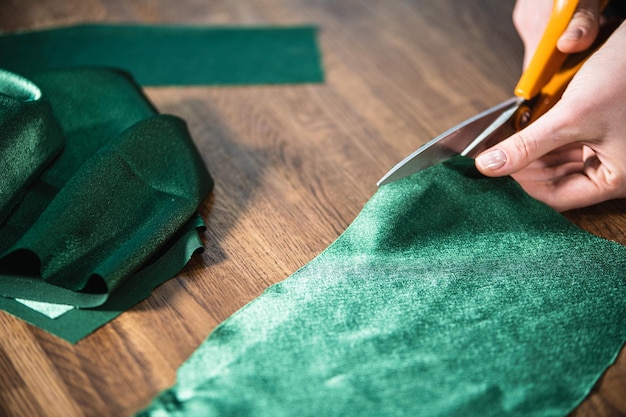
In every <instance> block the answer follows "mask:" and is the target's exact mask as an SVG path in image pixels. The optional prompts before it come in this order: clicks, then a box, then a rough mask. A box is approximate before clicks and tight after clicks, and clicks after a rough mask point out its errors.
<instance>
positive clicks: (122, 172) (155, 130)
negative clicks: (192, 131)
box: [0, 69, 213, 341]
mask: <svg viewBox="0 0 626 417" xmlns="http://www.w3.org/2000/svg"><path fill="white" fill-rule="evenodd" d="M2 80H4V81H5V82H6V83H10V82H13V81H14V80H12V79H10V78H0V82H1V81H2ZM32 80H33V81H34V84H35V85H37V86H38V88H40V90H41V92H42V93H43V94H42V98H41V99H40V100H46V101H45V103H46V105H47V104H49V107H45V106H44V107H42V109H40V110H39V111H38V115H39V117H40V119H38V120H40V124H41V125H42V126H44V127H42V128H40V129H33V127H32V124H31V123H30V119H28V120H25V121H24V122H23V123H16V124H15V126H16V130H17V131H19V132H18V133H19V134H14V135H12V138H13V140H15V141H17V142H19V143H17V144H16V145H15V148H16V149H31V148H33V151H32V152H31V153H38V154H39V155H41V157H40V158H39V159H40V160H46V159H49V158H48V156H47V155H49V154H51V153H52V152H50V151H49V149H48V148H46V147H41V148H34V147H31V146H30V144H31V143H39V142H45V140H44V139H42V138H40V136H45V135H46V132H47V131H48V130H47V129H46V128H45V126H46V124H49V125H53V126H57V127H59V126H60V127H59V129H60V130H61V131H62V137H63V139H64V144H65V146H64V148H63V150H62V152H61V153H60V155H58V157H57V158H56V159H55V160H54V161H53V162H52V163H51V164H50V165H49V166H47V167H46V169H45V170H44V171H43V172H40V173H39V176H37V177H36V178H35V179H34V180H32V181H31V182H30V183H28V184H26V183H25V184H23V187H22V188H21V189H20V190H19V195H20V197H21V199H20V200H19V202H18V203H17V204H16V205H15V208H14V209H13V210H12V211H11V212H10V214H9V215H8V216H7V217H6V219H4V221H3V222H0V237H1V239H0V296H2V297H4V298H2V299H1V300H0V308H3V309H5V310H6V311H9V312H11V313H13V314H16V315H18V316H20V317H22V318H24V319H25V320H27V321H29V322H31V323H34V324H36V325H38V326H40V327H43V328H44V329H46V330H49V331H51V332H53V333H55V334H58V335H60V336H62V337H64V338H67V339H68V340H71V341H76V340H78V339H79V338H80V337H84V336H85V335H86V334H88V333H89V332H90V331H93V330H94V329H95V328H97V327H98V326H100V325H102V324H104V323H105V322H106V321H108V320H110V319H111V318H113V317H115V316H116V315H117V314H119V313H120V312H121V311H123V310H120V308H122V307H123V308H129V307H131V306H132V305H133V304H135V303H137V302H139V301H141V300H142V299H144V298H145V297H147V296H148V295H149V292H150V290H152V288H154V287H155V286H156V285H158V284H160V283H162V282H163V281H165V280H166V279H168V278H171V277H172V276H173V275H175V274H176V272H178V271H179V270H180V269H181V268H182V267H183V266H184V265H185V264H186V263H187V261H188V260H189V257H190V256H191V253H193V251H195V250H197V249H199V248H201V247H202V245H201V242H200V241H199V238H198V230H199V229H201V228H202V227H203V224H202V222H201V221H200V222H199V223H198V218H197V215H196V214H195V212H196V210H197V207H198V206H199V205H200V203H201V202H202V200H203V199H204V198H205V197H206V196H207V195H208V193H209V192H210V190H211V188H212V186H213V182H212V179H211V177H210V176H209V173H208V171H207V170H206V167H205V165H204V163H203V161H202V160H201V158H200V156H199V154H198V152H197V150H196V148H195V146H194V144H193V141H192V140H191V138H190V137H189V134H188V132H187V130H186V126H185V123H184V122H183V121H182V120H180V119H178V118H176V117H173V116H164V115H159V114H157V113H156V111H155V110H154V108H153V107H152V106H151V104H150V103H149V102H148V101H147V100H146V99H145V98H144V96H143V95H142V93H141V91H140V89H139V88H138V86H137V85H136V84H135V83H134V82H133V81H132V80H131V79H130V78H129V77H128V76H127V75H125V74H123V73H121V72H118V71H112V70H104V69H81V70H65V71H52V72H47V73H44V74H41V75H37V76H34V77H33V78H32ZM6 97H7V100H11V98H10V97H9V96H6ZM12 100H13V101H16V102H17V101H18V99H17V98H12ZM18 104H19V103H18ZM50 108H51V109H52V112H50V111H49V109H50ZM46 109H47V110H46ZM20 111H21V110H20ZM28 111H30V110H28ZM55 156H56V155H55ZM22 159H26V160H27V162H29V161H30V160H31V159H33V157H32V156H30V153H29V152H22V153H21V154H20V153H19V152H16V153H15V157H14V159H13V160H11V161H10V162H11V164H8V165H5V166H2V167H0V169H1V170H3V173H4V172H7V170H13V169H15V170H17V171H20V172H25V173H27V174H28V173H32V172H33V170H34V168H33V167H32V165H33V164H30V163H22ZM35 159H36V158H35ZM38 172H39V171H38ZM190 224H191V226H190ZM181 247H182V248H184V250H181V249H180V248H181ZM166 248H170V249H167V250H166ZM157 254H158V255H159V256H162V257H163V259H155V258H154V257H155V256H157ZM154 263H158V264H159V265H160V267H159V268H157V269H154V268H151V267H149V265H150V264H154ZM146 271H149V273H148V272H146ZM146 274H148V275H146ZM122 288H123V290H122ZM12 298H20V299H27V300H31V301H33V300H34V301H41V302H47V303H56V304H68V305H73V306H79V307H98V306H101V308H102V309H103V310H101V311H100V312H97V311H95V310H94V311H93V312H88V311H87V310H82V309H77V310H72V311H70V312H68V313H66V314H64V315H63V316H61V317H59V318H57V319H55V320H51V319H49V318H48V317H45V316H44V315H43V314H40V313H38V312H35V311H33V310H30V309H28V308H27V307H25V306H24V305H23V304H19V303H17V302H15V301H13V300H12Z"/></svg>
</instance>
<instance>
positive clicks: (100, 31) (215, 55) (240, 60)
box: [0, 25, 323, 85]
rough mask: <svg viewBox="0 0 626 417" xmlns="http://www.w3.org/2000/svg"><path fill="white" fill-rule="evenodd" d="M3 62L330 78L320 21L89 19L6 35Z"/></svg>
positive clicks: (176, 79)
mask: <svg viewBox="0 0 626 417" xmlns="http://www.w3.org/2000/svg"><path fill="white" fill-rule="evenodd" d="M0 56H1V57H2V66H3V67H4V68H6V69H8V70H10V71H14V72H16V73H19V74H22V75H27V76H29V75H30V74H32V73H34V72H41V71H47V70H53V69H65V68H71V67H85V66H87V67H92V66H105V67H114V68H121V69H124V70H126V71H129V72H130V73H131V74H133V77H135V79H137V80H138V82H139V83H140V84H141V85H189V84H200V85H221V84H235V85H236V84H265V83H269V84H284V83H317V82H321V81H323V71H322V69H321V60H320V54H319V51H318V47H317V43H316V29H315V28H313V27H308V26H303V27H285V28H275V27H272V28H270V27H253V28H230V27H215V28H206V27H190V26H147V25H145V26H144V25H120V26H111V25H83V26H75V27H68V28H58V29H50V30H43V31H37V32H23V33H15V34H7V35H3V36H0Z"/></svg>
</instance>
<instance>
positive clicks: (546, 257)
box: [138, 158, 626, 417]
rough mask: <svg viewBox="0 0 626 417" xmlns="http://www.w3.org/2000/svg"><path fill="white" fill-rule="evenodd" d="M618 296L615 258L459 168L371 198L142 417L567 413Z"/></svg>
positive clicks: (598, 365)
mask: <svg viewBox="0 0 626 417" xmlns="http://www.w3.org/2000/svg"><path fill="white" fill-rule="evenodd" d="M625 297H626V248H625V247H623V246H621V245H619V244H616V243H614V242H610V241H606V240H604V239H601V238H598V237H595V236H592V235H590V234H588V233H586V232H584V231H583V230H580V229H579V228H577V227H576V226H574V225H572V224H571V223H569V222H568V221H567V220H566V219H564V218H563V217H562V216H561V215H559V214H558V213H556V212H554V211H553V210H552V209H550V208H549V207H547V206H545V205H544V204H542V203H540V202H537V201H535V200H533V199H532V198H530V197H529V196H528V195H527V194H526V193H524V191H523V190H522V189H521V188H520V187H519V186H518V185H517V183H515V182H514V181H513V180H512V179H510V178H500V179H494V178H485V177H482V176H481V175H480V174H479V173H478V172H477V171H476V170H475V168H474V166H473V160H471V159H466V158H456V159H454V160H452V161H449V162H447V163H444V164H441V165H437V166H434V167H432V168H430V169H428V170H425V171H422V172H420V173H418V174H416V175H414V176H411V177H408V178H405V179H403V180H401V181H397V182H394V183H392V184H389V185H386V186H383V187H381V188H380V189H379V190H378V192H377V193H376V194H375V195H374V196H373V197H372V198H371V200H370V201H369V202H368V203H367V204H366V205H365V207H364V208H363V210H362V212H361V213H360V214H359V216H358V217H357V218H356V219H355V221H354V222H353V223H352V224H351V225H350V226H349V227H348V228H347V230H346V231H345V232H344V233H343V234H342V235H341V236H340V237H339V238H338V239H337V240H336V241H335V242H334V243H333V244H331V245H330V246H329V247H328V248H327V249H326V250H325V251H324V252H323V253H322V254H320V255H319V256H318V257H316V258H315V259H313V260H312V261H311V262H310V263H308V264H307V265H305V266H304V267H303V268H301V269H300V270H298V271H296V272H295V273H294V274H293V275H292V276H291V277H289V278H288V279H286V280H285V281H283V282H281V283H279V284H276V285H274V286H272V287H270V288H269V289H267V290H266V292H265V293H264V294H263V295H261V296H260V297H259V298H257V299H256V300H254V301H253V302H251V303H250V304H248V305H247V306H245V307H244V308H243V309H241V310H240V311H238V312H237V313H236V314H234V315H233V316H232V317H230V318H229V319H227V320H226V321H225V322H224V323H222V324H220V325H219V326H218V327H217V328H216V329H215V331H214V332H213V333H212V334H211V335H210V336H209V338H208V339H207V340H206V341H205V342H204V343H203V344H202V345H201V346H200V347H199V348H198V349H197V350H196V352H194V354H193V355H192V356H191V357H190V358H189V359H188V360H187V361H186V362H185V363H184V364H183V365H182V366H181V367H180V369H179V370H178V373H177V381H176V385H175V386H173V387H172V388H171V389H169V390H166V391H164V392H162V393H161V394H160V395H159V396H158V397H157V398H155V399H154V400H153V402H152V403H151V404H150V405H149V406H148V407H147V408H146V409H145V410H143V411H142V412H140V413H139V414H138V416H142V417H145V416H160V417H162V416H196V415H202V416H225V415H237V416H257V417H258V416H293V415H297V416H316V417H319V416H342V417H345V416H361V417H362V416H376V417H381V416H394V417H397V416H411V417H415V416H428V417H433V416H464V417H467V416H470V417H471V416H476V417H478V416H480V417H485V416H498V417H501V416H537V417H539V416H541V417H545V416H564V415H567V413H569V412H570V411H571V410H572V409H573V408H574V407H575V406H576V405H578V404H579V403H580V402H581V401H582V400H583V399H584V397H585V396H586V395H587V394H588V393H589V391H590V390H591V388H592V387H593V386H594V384H595V383H596V381H597V380H598V378H599V377H600V375H601V374H602V373H603V372H604V370H605V369H606V368H607V367H608V366H609V365H610V364H611V363H612V362H613V361H614V360H615V358H616V356H617V353H618V352H619V350H620V348H621V346H622V344H623V342H624V340H625V339H626V329H625V328H624V326H623V323H624V320H625V319H626V304H624V299H625Z"/></svg>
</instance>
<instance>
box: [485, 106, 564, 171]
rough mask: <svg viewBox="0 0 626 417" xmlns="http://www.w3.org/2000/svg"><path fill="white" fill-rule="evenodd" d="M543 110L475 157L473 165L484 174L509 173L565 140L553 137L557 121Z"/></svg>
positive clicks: (556, 136)
mask: <svg viewBox="0 0 626 417" xmlns="http://www.w3.org/2000/svg"><path fill="white" fill-rule="evenodd" d="M549 115H550V112H548V113H546V114H545V115H543V116H542V117H540V118H539V119H537V120H536V121H535V122H534V123H532V124H530V125H529V126H527V127H526V128H525V129H523V130H520V131H519V132H517V133H516V134H514V135H512V136H510V137H509V138H507V139H505V140H503V141H502V142H500V143H498V144H497V145H495V146H493V147H491V148H489V149H487V150H485V151H483V152H481V153H480V154H479V155H478V156H477V157H476V168H478V170H479V171H480V172H482V173H483V174H484V175H487V176H490V177H500V176H503V175H511V174H513V173H515V172H517V171H519V170H521V169H522V168H524V167H526V166H527V165H529V164H530V163H531V162H533V161H535V160H537V159H539V158H540V157H542V156H543V155H545V154H547V153H548V152H550V151H552V150H554V149H556V148H559V147H561V146H563V145H565V144H566V143H564V141H563V140H557V139H556V138H558V137H559V135H557V134H556V132H555V129H556V128H557V126H558V125H559V124H558V123H555V122H554V121H553V120H551V119H550V117H549Z"/></svg>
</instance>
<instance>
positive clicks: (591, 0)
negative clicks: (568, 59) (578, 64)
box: [557, 0, 600, 54]
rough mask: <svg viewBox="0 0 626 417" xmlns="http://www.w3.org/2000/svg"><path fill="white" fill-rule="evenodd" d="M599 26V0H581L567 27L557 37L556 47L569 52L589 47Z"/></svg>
mask: <svg viewBox="0 0 626 417" xmlns="http://www.w3.org/2000/svg"><path fill="white" fill-rule="evenodd" d="M599 28H600V6H599V0H581V1H580V3H579V4H578V7H577V8H576V11H575V12H574V16H572V19H571V20H570V23H569V25H568V26H567V29H565V32H563V34H562V35H561V37H560V38H559V41H558V42H557V48H558V49H559V50H560V51H561V52H564V53H567V54H570V53H575V52H581V51H584V50H585V49H587V48H589V47H590V46H591V44H592V43H593V41H594V40H595V39H596V36H598V31H599Z"/></svg>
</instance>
